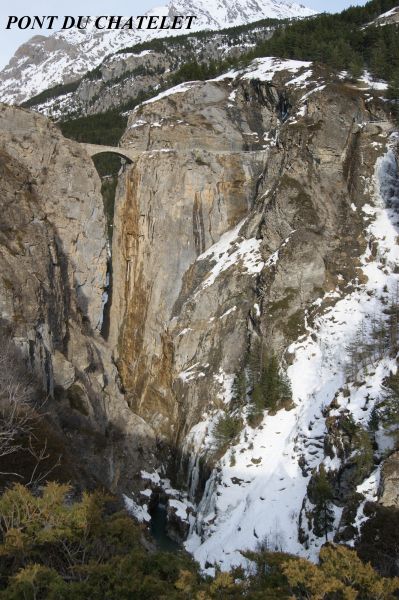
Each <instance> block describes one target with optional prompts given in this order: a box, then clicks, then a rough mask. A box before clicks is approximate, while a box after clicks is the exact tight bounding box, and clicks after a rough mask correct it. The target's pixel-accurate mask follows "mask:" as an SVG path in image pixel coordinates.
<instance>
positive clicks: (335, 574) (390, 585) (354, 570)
mask: <svg viewBox="0 0 399 600" xmlns="http://www.w3.org/2000/svg"><path fill="white" fill-rule="evenodd" d="M282 570H283V573H284V574H285V575H286V577H287V579H288V582H289V584H290V586H291V590H292V593H293V594H294V596H293V597H294V598H298V599H302V598H308V599H310V600H327V599H331V600H332V599H333V598H334V599H337V600H338V599H341V600H355V599H356V598H358V599H359V600H360V599H362V600H394V598H395V591H397V589H398V587H399V579H398V578H396V579H387V578H384V577H381V576H380V575H378V573H376V572H375V571H374V569H373V568H372V567H371V565H369V564H364V563H362V561H361V560H360V558H359V557H358V556H357V554H356V552H354V551H353V550H351V549H349V548H345V547H344V546H332V545H328V546H325V547H324V548H322V549H321V552H320V566H317V565H313V564H311V563H309V562H307V561H306V560H304V559H302V558H301V559H293V560H288V561H286V562H285V563H284V564H283V566H282Z"/></svg>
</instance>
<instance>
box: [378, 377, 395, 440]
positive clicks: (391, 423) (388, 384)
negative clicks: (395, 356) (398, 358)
mask: <svg viewBox="0 0 399 600" xmlns="http://www.w3.org/2000/svg"><path fill="white" fill-rule="evenodd" d="M372 417H373V423H372V424H373V425H374V429H375V430H377V429H378V425H379V424H381V425H382V426H383V427H384V429H385V430H386V431H390V432H391V435H393V436H395V438H397V439H398V438H399V434H398V426H399V369H398V371H397V372H396V373H395V374H394V373H391V375H390V376H389V377H387V379H386V380H385V382H384V386H383V390H382V397H381V400H380V402H379V403H378V404H377V406H376V407H375V409H374V412H373V414H372Z"/></svg>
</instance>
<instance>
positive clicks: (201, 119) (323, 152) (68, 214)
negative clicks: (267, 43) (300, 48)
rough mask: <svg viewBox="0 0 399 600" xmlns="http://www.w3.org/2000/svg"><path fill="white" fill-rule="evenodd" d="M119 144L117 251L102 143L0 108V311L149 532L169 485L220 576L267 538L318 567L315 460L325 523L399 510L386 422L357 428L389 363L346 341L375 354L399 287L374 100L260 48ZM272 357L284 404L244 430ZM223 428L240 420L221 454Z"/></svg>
mask: <svg viewBox="0 0 399 600" xmlns="http://www.w3.org/2000/svg"><path fill="white" fill-rule="evenodd" d="M119 147H120V151H119V152H120V154H121V155H122V156H123V155H124V156H125V158H126V160H125V161H124V162H123V164H122V166H121V169H120V171H119V174H118V184H117V189H116V195H115V209H114V214H113V220H112V230H113V234H112V240H111V239H110V238H109V235H108V234H107V222H106V215H105V211H104V207H103V199H102V196H101V181H100V177H99V175H98V173H97V171H96V169H95V168H94V164H93V161H92V156H93V155H95V154H97V153H99V152H100V151H101V147H97V146H93V147H89V146H85V145H84V144H79V143H78V142H74V141H72V140H68V139H66V138H64V137H63V136H62V134H61V133H60V131H59V129H58V127H57V126H56V125H55V124H54V123H52V122H51V121H49V120H48V119H47V118H46V117H45V116H42V115H40V114H36V113H33V112H30V111H28V110H24V109H21V108H17V107H12V106H7V105H5V104H3V105H1V110H0V150H1V163H0V165H1V170H2V176H1V188H2V193H1V202H2V213H3V220H2V225H1V231H0V235H1V237H0V262H1V268H0V273H1V282H2V285H1V287H0V308H1V319H2V320H3V321H5V322H7V323H8V324H10V325H11V327H12V335H13V339H14V341H15V344H16V345H17V346H18V348H19V349H20V351H21V352H22V354H23V355H24V357H25V358H26V360H27V362H28V363H29V365H30V367H31V368H32V369H33V370H34V371H35V372H36V373H37V376H38V377H39V378H40V381H41V382H42V385H43V387H44V389H45V390H46V394H47V395H48V403H47V410H48V411H49V412H50V414H51V418H52V419H53V422H54V426H55V427H57V430H58V431H59V435H60V437H61V438H62V439H63V443H64V446H65V448H67V451H68V453H70V456H71V457H72V461H73V462H78V463H79V464H80V468H81V471H82V473H83V474H84V475H82V477H83V479H84V485H96V484H98V483H100V484H101V485H104V486H105V487H106V488H108V489H110V490H111V491H113V492H114V493H117V494H119V495H121V496H124V498H125V501H126V504H127V506H128V507H129V509H130V511H131V512H132V514H134V515H135V516H136V517H137V518H138V519H139V520H142V521H145V522H148V521H149V520H150V518H151V517H150V513H151V510H152V509H153V507H154V504H156V503H157V502H158V500H159V498H161V499H162V501H163V502H164V503H165V504H166V505H167V514H168V523H169V525H168V527H169V529H170V532H171V535H174V536H175V537H176V538H177V539H179V541H185V544H186V547H187V549H188V550H189V551H190V552H191V553H192V554H193V555H194V556H195V558H196V559H197V560H198V561H199V562H200V564H201V566H202V567H203V568H210V567H212V566H214V565H220V566H221V567H222V568H223V569H229V568H231V567H232V566H235V565H240V564H244V565H245V564H246V563H245V559H244V558H243V556H242V554H241V552H240V551H241V550H248V549H249V550H253V549H256V548H257V547H258V546H259V543H261V542H262V540H268V543H269V544H271V545H273V546H275V547H276V549H283V550H284V551H288V552H292V553H295V554H299V555H302V556H305V557H309V558H312V559H315V557H316V556H317V552H318V550H319V548H320V546H321V545H322V544H323V543H324V541H325V540H324V536H323V535H319V533H318V532H317V528H316V525H315V519H314V518H313V517H312V515H313V512H314V507H315V501H314V500H315V498H314V495H312V494H313V491H312V490H313V487H312V486H314V483H315V476H316V474H317V473H318V472H319V470H320V468H321V465H323V468H325V469H326V470H327V472H328V473H329V477H330V480H331V484H332V487H333V499H332V506H333V525H332V527H331V530H330V531H331V534H330V536H331V538H333V537H334V539H336V540H338V541H340V540H345V541H346V542H347V543H349V544H352V545H354V544H356V543H357V540H358V539H359V535H360V526H361V524H362V523H364V521H365V519H366V518H367V515H366V514H365V512H364V508H365V506H366V503H367V502H370V501H377V502H379V503H381V505H383V506H397V505H398V502H399V499H398V494H397V488H396V486H395V482H396V481H397V452H395V444H394V442H393V441H392V436H390V435H389V434H388V433H389V432H388V433H387V431H388V429H389V426H387V425H386V424H385V425H384V424H383V422H382V420H380V421H379V423H378V424H377V426H376V427H375V428H374V429H373V430H372V429H371V428H370V420H371V418H372V416H373V414H375V410H377V408H378V407H379V404H380V403H381V395H382V393H383V388H384V382H385V380H386V378H387V377H389V376H390V375H392V374H395V373H396V370H397V364H396V355H395V353H394V350H393V348H392V347H390V346H389V345H387V346H386V347H385V348H384V350H382V351H381V352H379V351H377V350H378V349H375V348H373V349H372V350H371V351H370V352H371V355H370V357H369V358H367V360H363V359H362V361H360V362H359V364H356V366H355V367H353V364H352V363H353V360H352V358H353V352H352V354H351V352H350V349H349V347H350V345H351V344H357V345H358V346H359V344H360V342H359V339H360V338H359V336H360V337H361V340H362V343H364V344H366V342H367V344H368V345H370V344H371V342H372V340H373V334H374V333H375V330H376V327H377V326H376V325H375V321H378V322H379V323H380V324H381V322H382V321H384V322H386V323H388V319H389V314H388V313H387V310H388V308H390V307H391V305H393V304H394V303H395V298H396V294H397V286H398V268H397V265H398V246H397V227H398V214H397V210H398V201H399V195H398V181H399V178H398V169H397V152H398V137H397V134H396V129H395V125H394V123H393V120H392V115H391V114H390V110H389V106H388V105H387V103H386V101H385V99H384V89H379V88H378V86H373V84H372V82H369V83H365V82H357V83H354V82H353V81H351V80H349V79H348V78H346V77H345V75H342V74H337V73H335V72H333V71H332V70H330V69H328V68H325V67H322V66H320V65H316V64H313V63H310V62H301V61H294V60H283V59H277V58H261V59H256V60H255V61H253V62H252V63H250V64H249V65H248V66H246V67H243V68H240V69H235V70H231V71H229V72H227V73H225V74H224V75H221V76H219V77H216V78H214V79H210V80H207V81H195V82H188V83H183V84H180V85H178V86H176V87H173V88H171V89H169V90H167V91H163V92H161V93H160V94H159V95H158V96H154V97H153V98H151V99H150V100H147V101H145V102H143V103H141V104H139V105H138V106H137V107H136V108H134V109H133V110H131V111H129V114H128V123H127V127H126V130H125V132H124V134H123V136H122V138H121V141H120V146H119ZM103 151H104V152H107V151H108V152H109V151H116V149H112V147H108V148H107V147H105V146H104V149H103ZM129 157H130V158H129ZM105 318H106V319H107V328H106V332H104V327H103V324H104V319H105ZM373 323H374V325H373ZM387 327H388V324H387ZM359 332H360V333H359ZM263 353H268V354H269V355H273V356H277V357H278V360H279V364H280V365H281V369H282V371H283V372H284V373H286V375H287V377H288V379H289V381H290V385H291V388H292V399H291V402H290V403H289V404H287V405H286V406H283V407H277V408H275V409H274V410H272V409H269V410H265V411H264V412H263V413H262V415H261V416H260V418H259V419H258V421H257V422H256V423H253V422H252V421H251V418H250V416H251V415H250V409H251V391H250V385H249V384H248V385H247V386H245V385H244V387H245V389H244V391H242V390H241V393H239V392H238V387H239V385H238V382H239V379H240V377H241V378H244V380H245V378H246V377H247V375H248V373H249V370H250V365H251V364H255V363H256V364H258V363H259V362H262V355H263ZM351 360H352V362H351ZM373 411H374V412H373ZM228 418H230V419H232V418H233V419H236V422H239V423H240V427H239V429H238V430H237V431H236V432H235V435H231V436H230V437H227V440H225V443H222V444H221V443H220V440H219V441H218V438H217V435H216V433H217V431H218V426H219V424H220V423H221V421H222V420H223V419H228ZM348 423H349V424H354V425H353V427H354V428H353V427H352V429H351V430H350V431H349V430H348ZM351 426H352V425H351ZM345 427H346V428H345ZM364 432H366V433H367V436H368V438H367V439H369V440H371V442H370V443H371V444H372V449H371V454H370V452H369V446H368V445H367V447H365V445H364V444H365V442H364V440H365V437H364V436H365V434H364ZM368 443H369V442H367V444H368ZM366 450H367V452H368V453H366ZM366 455H367V460H365V461H361V458H362V457H364V456H366ZM265 543H266V542H265Z"/></svg>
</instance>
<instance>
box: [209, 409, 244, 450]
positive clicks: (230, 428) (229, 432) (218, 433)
mask: <svg viewBox="0 0 399 600" xmlns="http://www.w3.org/2000/svg"><path fill="white" fill-rule="evenodd" d="M242 426H243V423H242V420H241V419H240V417H236V416H233V415H230V414H228V413H226V414H224V415H222V416H221V417H220V418H219V420H218V422H217V423H216V426H215V433H214V436H215V439H216V442H217V444H218V449H222V448H225V447H226V446H227V445H229V444H230V443H231V442H232V441H233V440H234V439H235V438H236V437H237V436H238V434H239V433H240V431H241V429H242Z"/></svg>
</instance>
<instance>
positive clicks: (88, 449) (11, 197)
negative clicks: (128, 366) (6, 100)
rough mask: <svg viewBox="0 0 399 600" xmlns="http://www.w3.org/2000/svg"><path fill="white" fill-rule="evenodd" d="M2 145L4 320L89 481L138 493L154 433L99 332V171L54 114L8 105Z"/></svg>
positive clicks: (1, 115) (2, 113)
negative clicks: (132, 402) (127, 397)
mask: <svg viewBox="0 0 399 600" xmlns="http://www.w3.org/2000/svg"><path fill="white" fill-rule="evenodd" d="M0 151H1V170H2V174H1V196H0V202H1V207H2V225H1V239H0V263H1V267H0V272H1V276H0V277H1V287H0V307H1V318H2V320H3V321H5V322H7V323H8V324H11V327H12V332H13V337H14V340H15V341H16V343H17V344H18V346H19V347H20V348H21V350H22V351H23V353H24V355H25V356H26V359H27V361H28V362H29V364H30V366H31V367H32V368H33V370H34V371H35V372H36V373H37V375H38V376H39V378H40V379H41V380H42V382H43V388H44V390H45V392H46V394H47V395H48V397H49V400H48V402H47V404H46V410H49V411H50V413H51V414H52V415H53V417H54V418H55V419H56V421H57V422H58V425H59V427H60V429H61V430H63V431H64V434H65V440H64V441H65V448H66V452H67V453H70V455H71V456H72V460H73V459H74V460H76V461H79V462H80V464H81V466H82V471H84V472H85V473H86V477H87V478H88V481H90V482H93V481H97V482H101V483H103V484H104V485H107V487H110V488H111V489H114V490H120V491H131V489H133V487H134V479H135V476H136V475H137V473H138V472H139V469H140V467H143V466H144V465H145V466H148V461H149V462H150V463H151V462H152V451H153V443H154V434H153V432H152V430H151V429H150V428H149V427H148V426H147V425H146V424H145V423H144V422H143V421H142V419H140V418H139V417H136V416H135V415H134V414H133V413H132V412H131V411H130V410H129V409H128V407H127V405H126V403H125V401H124V398H123V395H122V394H121V392H120V391H119V388H118V385H117V381H118V375H117V371H116V369H115V367H114V365H113V363H112V360H111V357H110V353H109V351H108V349H107V347H106V344H105V342H104V340H103V339H102V338H101V336H100V334H99V328H100V326H101V321H102V312H103V304H104V300H103V291H104V288H105V280H106V268H107V242H106V234H105V218H104V211H103V204H102V197H101V192H100V188H101V186H100V180H99V177H98V175H97V172H96V171H95V168H94V165H93V164H92V162H91V160H90V158H89V157H88V155H87V154H86V152H85V151H84V149H83V148H81V147H80V145H79V144H76V143H74V142H71V141H69V140H66V139H65V138H63V137H62V135H61V134H60V132H59V131H58V129H57V128H56V127H55V126H54V125H52V124H51V123H50V122H49V121H48V120H47V119H46V118H44V117H42V116H39V115H35V114H33V113H29V112H28V111H23V110H20V109H16V108H11V107H7V106H5V105H2V106H1V109H0ZM129 457H130V458H129ZM70 458H71V457H70ZM132 465H136V467H134V466H132ZM135 468H136V470H135Z"/></svg>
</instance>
